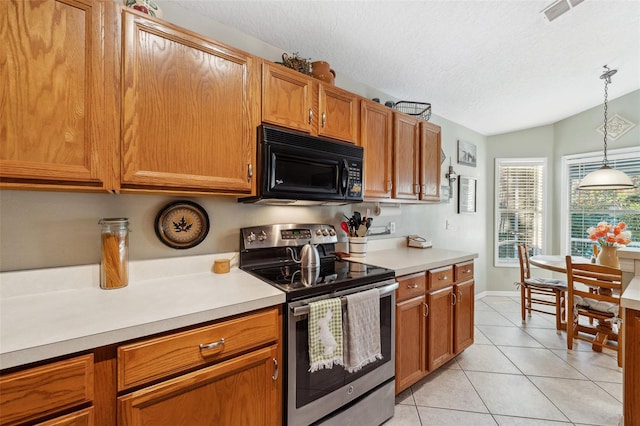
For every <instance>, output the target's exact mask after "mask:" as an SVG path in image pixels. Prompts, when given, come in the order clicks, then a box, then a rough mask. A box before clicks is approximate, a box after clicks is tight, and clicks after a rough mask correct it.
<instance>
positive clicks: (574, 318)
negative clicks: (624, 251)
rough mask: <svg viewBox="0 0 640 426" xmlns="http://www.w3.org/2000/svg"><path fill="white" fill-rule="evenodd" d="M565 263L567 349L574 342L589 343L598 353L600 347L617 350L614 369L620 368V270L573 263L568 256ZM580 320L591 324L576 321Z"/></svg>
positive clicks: (570, 347) (600, 349)
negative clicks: (567, 288) (616, 363)
mask: <svg viewBox="0 0 640 426" xmlns="http://www.w3.org/2000/svg"><path fill="white" fill-rule="evenodd" d="M566 262H567V285H568V286H569V291H568V299H567V301H568V311H569V312H568V314H569V321H568V324H569V325H568V326H567V348H568V349H572V348H573V340H574V339H581V340H586V341H590V342H592V349H593V350H594V351H596V352H602V348H609V349H613V350H615V351H617V352H618V366H619V367H622V332H621V330H622V327H621V322H622V320H621V319H620V295H621V293H622V271H621V270H620V269H616V268H611V267H609V266H603V265H596V264H593V263H573V262H572V261H571V256H567V257H566ZM580 317H585V318H588V319H589V320H592V321H589V323H585V322H584V321H583V322H580ZM613 342H615V343H613Z"/></svg>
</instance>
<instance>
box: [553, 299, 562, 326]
mask: <svg viewBox="0 0 640 426" xmlns="http://www.w3.org/2000/svg"><path fill="white" fill-rule="evenodd" d="M554 293H555V296H556V330H557V331H560V330H562V309H563V307H562V305H561V303H562V296H561V293H562V292H561V291H560V290H555V291H554Z"/></svg>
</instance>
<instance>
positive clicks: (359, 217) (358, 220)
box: [353, 212, 362, 229]
mask: <svg viewBox="0 0 640 426" xmlns="http://www.w3.org/2000/svg"><path fill="white" fill-rule="evenodd" d="M353 219H354V221H355V225H356V229H357V228H358V227H359V226H360V223H362V215H361V214H360V212H353Z"/></svg>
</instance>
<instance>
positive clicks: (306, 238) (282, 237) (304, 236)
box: [240, 224, 338, 250]
mask: <svg viewBox="0 0 640 426" xmlns="http://www.w3.org/2000/svg"><path fill="white" fill-rule="evenodd" d="M240 239H241V241H240V243H241V248H242V249H243V250H251V249H258V248H272V247H286V246H303V245H305V244H307V243H311V244H332V243H333V244H335V243H337V242H338V236H337V234H336V229H335V228H334V226H333V225H329V224H278V225H263V226H253V227H250V228H242V229H241V230H240Z"/></svg>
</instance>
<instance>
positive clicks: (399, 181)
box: [393, 113, 420, 200]
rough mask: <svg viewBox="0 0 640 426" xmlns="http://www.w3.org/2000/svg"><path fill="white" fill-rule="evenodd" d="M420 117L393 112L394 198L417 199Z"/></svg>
mask: <svg viewBox="0 0 640 426" xmlns="http://www.w3.org/2000/svg"><path fill="white" fill-rule="evenodd" d="M418 124H419V123H418V119H416V118H413V117H410V116H408V115H405V114H398V113H394V114H393V158H394V160H393V161H394V164H393V198H399V199H405V200H417V199H418V195H419V192H420V187H419V177H418V174H419V171H420V167H419V155H420V145H419V139H418Z"/></svg>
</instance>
